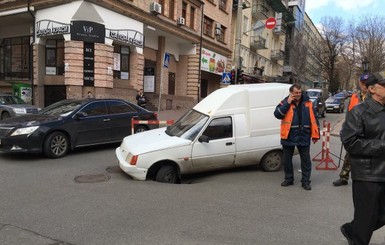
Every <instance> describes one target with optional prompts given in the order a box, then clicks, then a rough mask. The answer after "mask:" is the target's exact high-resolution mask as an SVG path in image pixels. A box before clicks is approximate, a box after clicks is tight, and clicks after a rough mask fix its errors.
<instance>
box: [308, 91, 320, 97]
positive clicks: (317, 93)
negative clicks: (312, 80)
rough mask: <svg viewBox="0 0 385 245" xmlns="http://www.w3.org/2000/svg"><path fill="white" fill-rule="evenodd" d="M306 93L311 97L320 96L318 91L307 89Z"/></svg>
mask: <svg viewBox="0 0 385 245" xmlns="http://www.w3.org/2000/svg"><path fill="white" fill-rule="evenodd" d="M306 93H307V95H308V96H309V97H318V96H319V94H320V92H318V91H306Z"/></svg>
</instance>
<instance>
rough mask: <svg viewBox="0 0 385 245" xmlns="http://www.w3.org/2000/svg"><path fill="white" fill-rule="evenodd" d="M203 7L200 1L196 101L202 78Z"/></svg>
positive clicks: (199, 95)
mask: <svg viewBox="0 0 385 245" xmlns="http://www.w3.org/2000/svg"><path fill="white" fill-rule="evenodd" d="M204 7H205V3H202V5H201V8H202V13H201V36H200V40H199V63H198V64H199V67H198V70H199V71H198V103H199V100H200V97H201V79H202V70H201V68H202V65H201V62H202V61H201V59H202V45H203V24H204V23H203V20H204V15H203V10H204Z"/></svg>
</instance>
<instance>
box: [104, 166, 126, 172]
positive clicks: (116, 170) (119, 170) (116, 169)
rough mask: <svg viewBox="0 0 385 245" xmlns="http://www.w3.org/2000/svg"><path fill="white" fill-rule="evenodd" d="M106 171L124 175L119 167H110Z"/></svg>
mask: <svg viewBox="0 0 385 245" xmlns="http://www.w3.org/2000/svg"><path fill="white" fill-rule="evenodd" d="M106 171H107V172H108V173H110V174H118V173H123V171H122V169H120V167H119V166H110V167H108V168H106Z"/></svg>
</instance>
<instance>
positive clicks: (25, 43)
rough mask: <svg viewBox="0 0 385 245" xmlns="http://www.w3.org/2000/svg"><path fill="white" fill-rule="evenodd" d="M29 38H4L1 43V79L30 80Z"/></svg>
mask: <svg viewBox="0 0 385 245" xmlns="http://www.w3.org/2000/svg"><path fill="white" fill-rule="evenodd" d="M29 41H30V37H29V36H24V37H14V38H4V39H3V40H2V42H1V43H0V79H4V80H16V79H22V80H27V79H29V69H30V62H29Z"/></svg>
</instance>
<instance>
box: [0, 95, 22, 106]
mask: <svg viewBox="0 0 385 245" xmlns="http://www.w3.org/2000/svg"><path fill="white" fill-rule="evenodd" d="M0 104H2V105H16V104H25V102H24V100H22V99H20V98H19V97H17V96H13V95H5V96H4V95H2V96H0Z"/></svg>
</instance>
